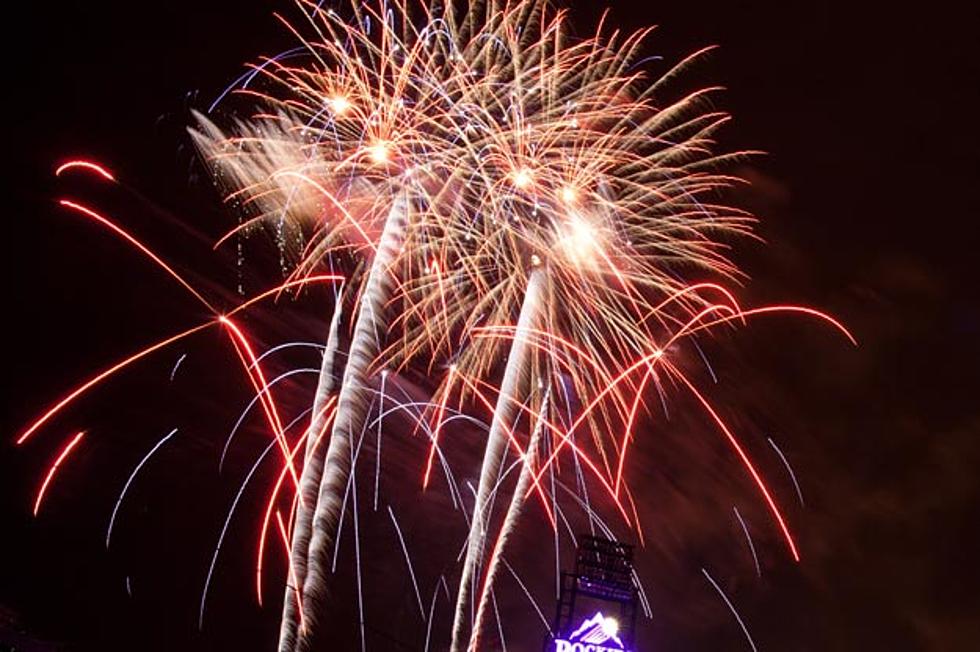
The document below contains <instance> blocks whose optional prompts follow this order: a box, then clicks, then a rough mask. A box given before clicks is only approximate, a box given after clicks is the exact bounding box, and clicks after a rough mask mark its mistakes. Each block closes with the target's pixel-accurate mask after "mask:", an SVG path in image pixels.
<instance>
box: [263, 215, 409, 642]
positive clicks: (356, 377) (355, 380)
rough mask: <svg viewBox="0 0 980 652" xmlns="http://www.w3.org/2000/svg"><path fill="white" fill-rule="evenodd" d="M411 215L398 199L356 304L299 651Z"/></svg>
mask: <svg viewBox="0 0 980 652" xmlns="http://www.w3.org/2000/svg"><path fill="white" fill-rule="evenodd" d="M407 213H408V203H407V201H406V200H405V198H404V197H399V198H396V199H395V201H394V202H393V204H392V207H391V210H390V211H389V213H388V217H387V218H386V220H385V225H384V229H383V230H382V233H381V238H380V240H379V242H378V246H377V252H376V253H375V255H374V259H373V260H372V261H371V269H370V271H369V272H368V277H367V280H366V281H365V286H364V292H363V295H362V297H361V302H360V305H359V306H358V313H357V321H356V325H355V328H354V337H353V339H352V340H351V344H350V354H349V356H348V360H347V366H346V367H345V369H344V376H343V381H342V384H341V389H340V395H339V397H338V400H337V412H336V415H335V416H334V422H333V427H332V430H331V433H330V442H329V445H328V447H327V452H326V457H325V460H324V467H323V475H322V478H321V480H320V486H319V492H318V494H317V499H316V503H315V505H316V509H315V511H314V514H313V526H312V535H311V536H310V543H309V552H308V555H307V560H306V579H305V581H304V582H303V584H302V596H303V598H302V608H303V616H304V617H303V619H302V620H303V621H304V622H305V625H306V627H305V628H304V630H303V631H302V632H300V634H299V635H298V636H295V637H294V638H295V649H296V650H300V651H306V650H310V649H311V647H312V644H313V640H312V637H313V635H315V634H317V635H318V634H321V633H322V631H321V628H320V627H319V626H318V623H320V622H321V618H320V615H321V614H322V612H323V604H324V600H325V598H326V592H327V582H328V579H329V578H328V571H327V569H328V568H329V559H330V551H331V548H332V547H333V546H332V544H333V541H334V538H335V537H336V533H337V528H338V526H339V522H338V520H337V519H338V514H339V510H340V503H341V500H342V496H341V494H342V493H343V492H344V490H345V488H346V486H347V479H348V476H349V475H350V472H351V468H350V449H351V439H352V437H353V434H354V433H355V432H360V431H361V429H362V427H363V426H365V425H366V421H367V417H368V410H369V409H370V403H371V401H370V399H369V396H370V388H369V386H368V383H367V380H368V374H369V373H370V367H371V364H372V362H373V361H374V359H375V357H376V356H377V354H378V352H379V351H378V348H379V347H378V339H377V338H378V334H379V333H383V332H384V331H385V326H386V323H387V320H386V319H385V311H386V304H387V302H388V299H389V297H390V294H391V274H392V270H391V265H392V263H393V261H394V260H395V256H396V255H397V253H398V250H399V249H400V247H401V245H402V242H403V239H404V235H405V227H406V221H407ZM285 622H286V621H285V620H284V623H285ZM288 627H289V626H288V625H286V626H284V627H283V629H284V630H286V633H288V631H289V629H288ZM291 642H292V641H291V639H290V638H288V637H281V638H280V642H279V649H280V651H281V652H288V650H290V649H291V648H290V646H289V644H290V643H291Z"/></svg>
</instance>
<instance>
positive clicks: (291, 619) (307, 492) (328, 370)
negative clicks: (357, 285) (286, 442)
mask: <svg viewBox="0 0 980 652" xmlns="http://www.w3.org/2000/svg"><path fill="white" fill-rule="evenodd" d="M342 297H343V293H342V292H341V293H338V295H337V300H336V304H335V305H334V311H333V316H332V317H331V318H330V331H329V334H328V335H327V345H326V348H325V349H324V351H323V359H322V360H321V363H320V376H319V378H318V379H317V388H316V394H315V396H314V398H313V418H312V420H311V422H310V426H309V432H308V434H307V439H306V455H305V461H304V463H303V472H302V475H301V476H300V481H299V492H300V500H299V501H298V504H297V506H296V520H295V525H294V527H293V536H292V541H291V542H290V548H289V563H290V568H291V569H292V572H293V577H294V581H295V582H296V586H295V587H290V586H286V589H285V598H284V599H283V607H282V610H283V615H282V622H281V624H280V630H279V640H280V645H279V649H280V651H281V652H288V650H291V649H292V647H293V645H294V644H295V637H296V628H297V626H298V624H299V619H298V617H297V616H298V605H297V604H296V595H297V592H298V591H299V590H300V589H301V587H302V586H303V582H305V581H306V564H307V550H308V549H309V544H310V536H311V529H310V528H311V526H312V523H313V511H314V508H315V506H316V501H317V490H318V488H319V486H320V479H321V478H322V476H323V463H324V457H325V456H324V455H321V454H319V453H318V452H317V450H316V442H317V441H318V440H319V434H320V432H321V431H322V430H323V429H324V427H325V426H326V423H325V419H326V415H325V414H324V410H323V406H324V405H326V402H327V400H328V399H329V397H330V395H331V394H332V393H333V391H334V366H335V365H336V363H337V359H336V358H337V348H338V343H339V339H340V335H339V330H340V321H341V315H342V314H343V298H342Z"/></svg>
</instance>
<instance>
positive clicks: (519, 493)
mask: <svg viewBox="0 0 980 652" xmlns="http://www.w3.org/2000/svg"><path fill="white" fill-rule="evenodd" d="M550 396H551V387H550V386H549V387H548V389H546V390H545V393H544V398H543V399H542V402H541V404H542V405H545V406H546V405H548V399H549V398H550ZM545 415H546V410H542V411H541V415H540V417H539V418H538V421H537V423H536V424H535V426H534V428H533V429H532V431H531V439H530V441H529V443H528V445H527V450H526V451H525V453H524V460H523V463H522V464H521V473H520V476H518V478H517V486H516V487H515V488H514V493H513V494H511V497H510V505H508V507H507V515H506V516H505V517H504V523H503V525H502V526H501V527H500V534H499V535H497V543H496V544H495V545H494V548H493V551H492V552H491V554H490V561H489V563H488V564H487V570H486V575H485V577H484V579H483V589H482V590H481V592H480V597H479V601H478V602H477V608H476V618H475V619H474V621H473V628H472V631H471V632H470V643H469V649H470V650H476V649H477V644H478V642H479V639H480V632H481V631H482V628H483V621H484V619H485V617H486V607H487V598H488V596H491V595H493V582H494V580H495V579H496V577H497V570H498V569H499V567H500V558H501V555H502V554H503V551H504V547H505V546H506V545H507V540H508V539H509V538H510V535H511V533H512V532H513V531H514V528H515V527H516V526H517V520H518V518H520V515H521V509H522V508H523V507H524V500H525V495H526V494H527V488H528V485H529V484H530V483H531V476H532V475H534V464H533V463H534V457H535V453H536V452H537V450H538V442H539V440H540V438H541V431H542V429H543V428H544V420H545ZM494 609H495V610H496V599H494ZM498 624H499V619H498ZM502 636H503V635H502V633H501V640H503V638H502Z"/></svg>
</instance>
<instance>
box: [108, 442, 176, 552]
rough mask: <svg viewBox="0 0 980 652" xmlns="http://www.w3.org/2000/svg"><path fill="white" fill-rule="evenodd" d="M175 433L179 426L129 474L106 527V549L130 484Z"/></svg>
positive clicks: (157, 444)
mask: <svg viewBox="0 0 980 652" xmlns="http://www.w3.org/2000/svg"><path fill="white" fill-rule="evenodd" d="M175 434H177V428H174V429H173V430H171V431H170V432H169V433H168V434H166V435H164V437H163V439H161V440H160V441H158V442H157V443H156V445H155V446H154V447H153V448H151V449H150V452H149V453H147V454H146V455H144V456H143V459H141V460H140V462H139V464H137V465H136V468H135V469H133V472H132V473H130V474H129V479H128V480H126V484H125V485H123V488H122V491H121V492H119V498H117V499H116V506H115V507H113V508H112V516H110V517H109V527H108V528H107V529H106V533H105V547H106V550H108V549H109V541H110V540H111V539H112V528H113V526H114V525H115V523H116V515H117V514H118V513H119V507H120V505H122V501H123V498H125V497H126V492H127V491H129V485H131V484H133V480H135V479H136V475H137V474H138V473H139V472H140V469H142V468H143V465H144V464H146V462H147V461H148V460H149V459H150V458H151V457H153V454H154V453H156V452H157V449H159V448H160V447H161V446H163V445H164V444H165V443H166V442H167V440H168V439H170V438H171V437H173V436H174V435H175Z"/></svg>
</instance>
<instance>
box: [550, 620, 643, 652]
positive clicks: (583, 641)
mask: <svg viewBox="0 0 980 652" xmlns="http://www.w3.org/2000/svg"><path fill="white" fill-rule="evenodd" d="M618 633H619V623H618V622H616V619H615V618H607V617H605V616H603V615H602V612H596V615H594V616H592V617H591V618H589V619H588V620H586V621H585V622H584V623H582V624H581V625H580V626H579V628H578V629H576V630H575V631H574V632H572V633H571V634H569V635H568V638H556V639H555V640H554V643H555V647H554V648H553V652H628V650H627V648H626V646H625V645H623V642H622V641H621V640H620V639H619V637H618V636H617V634H618Z"/></svg>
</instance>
